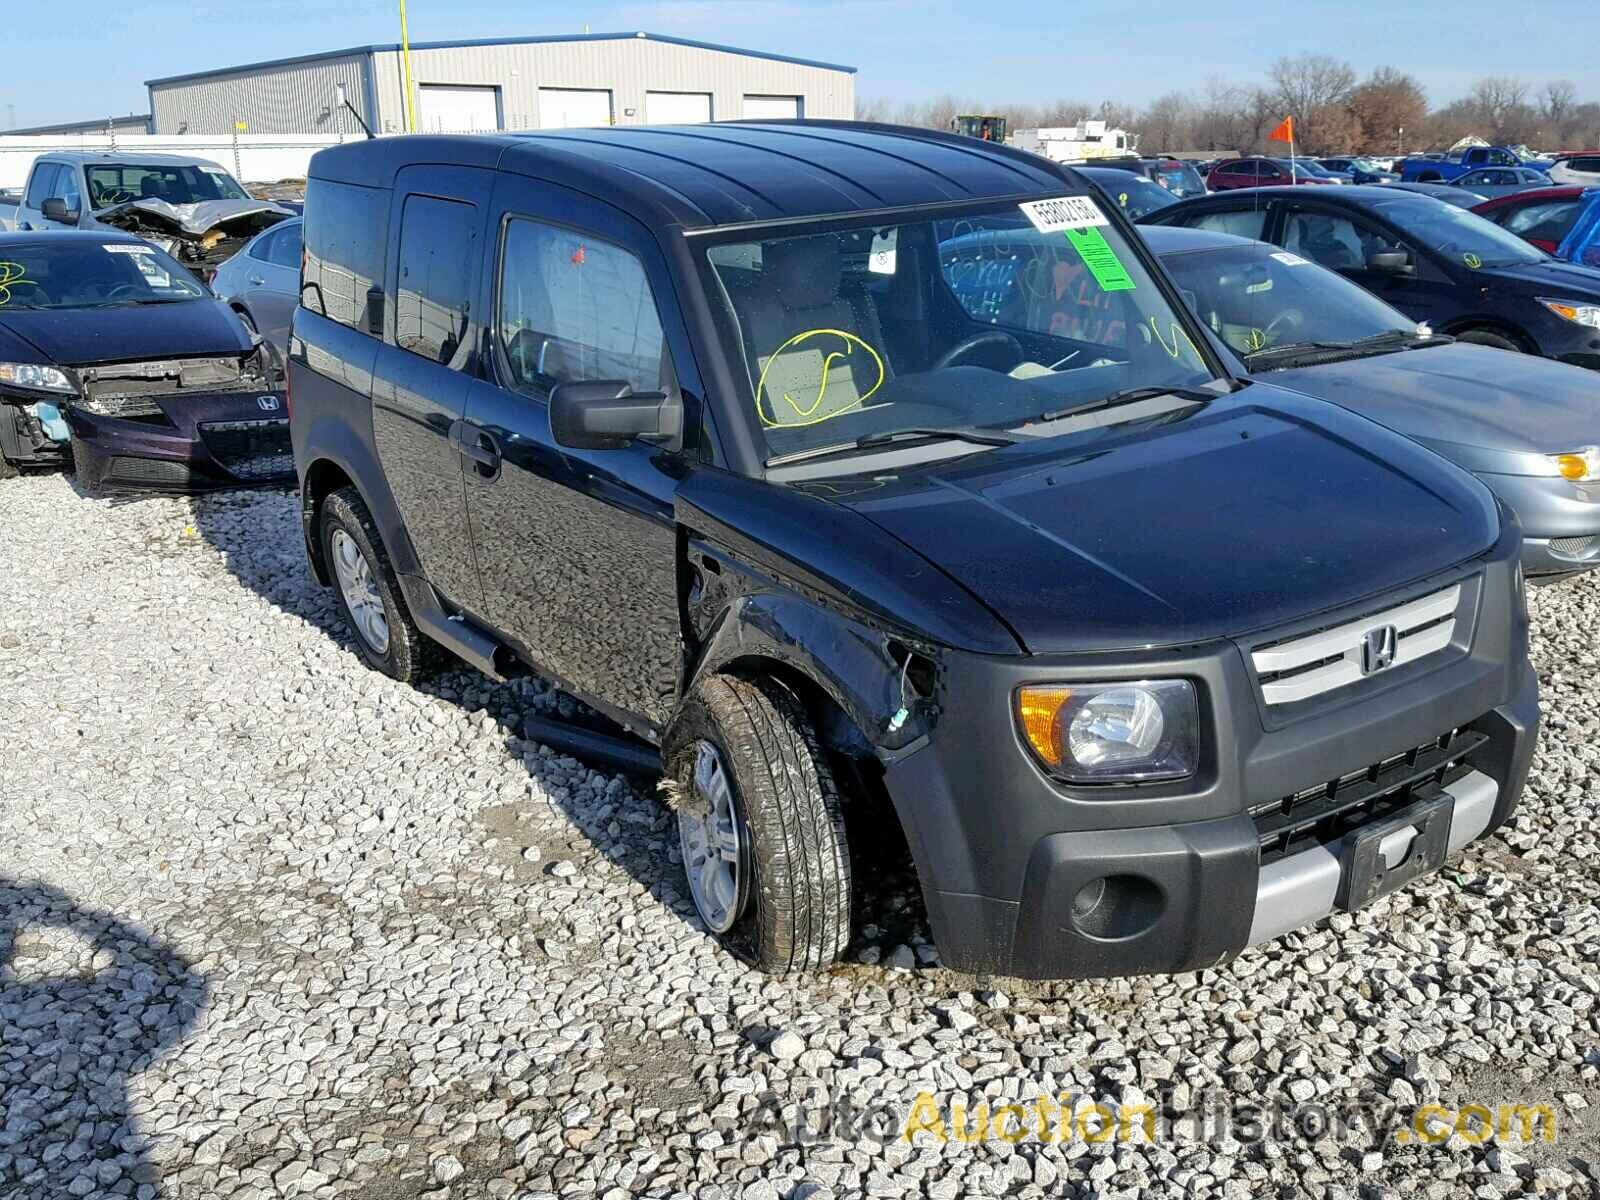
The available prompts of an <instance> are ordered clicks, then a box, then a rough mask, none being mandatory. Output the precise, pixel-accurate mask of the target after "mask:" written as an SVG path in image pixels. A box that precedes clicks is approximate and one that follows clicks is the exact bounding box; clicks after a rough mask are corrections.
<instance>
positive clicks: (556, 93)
mask: <svg viewBox="0 0 1600 1200" xmlns="http://www.w3.org/2000/svg"><path fill="white" fill-rule="evenodd" d="M405 57H406V56H405V55H404V54H403V53H402V52H401V48H400V46H399V45H388V46H357V47H354V48H352V49H349V50H333V51H329V52H328V53H326V54H311V55H305V56H303V57H299V58H285V59H278V60H276V61H272V62H259V63H250V64H248V65H246V66H241V67H226V68H223V69H220V70H215V71H201V72H198V73H195V74H191V75H174V76H170V77H168V78H166V79H151V80H148V81H147V82H146V85H145V86H146V87H147V88H149V91H150V114H151V128H152V130H153V132H155V133H161V134H172V133H212V134H214V133H232V132H233V131H234V130H235V129H236V128H238V127H239V125H241V124H242V125H243V127H244V128H245V129H246V130H247V131H248V132H250V133H286V134H307V133H325V134H331V133H356V134H359V133H360V131H361V130H360V126H359V125H358V124H357V122H356V120H355V118H354V117H353V116H352V115H351V114H350V112H349V111H348V110H346V109H343V108H341V106H340V105H339V104H338V102H337V99H336V96H337V91H336V89H337V88H338V86H339V85H343V88H344V95H345V98H346V100H347V101H348V102H349V104H351V105H352V106H354V107H355V108H356V109H357V110H358V111H359V112H360V113H361V116H362V117H363V118H364V119H365V120H366V122H367V124H368V125H369V126H371V128H372V130H373V131H374V132H375V133H402V132H405V131H406V130H407V129H408V127H409V128H414V129H416V130H417V131H419V132H429V133H431V132H473V131H483V130H495V129H560V128H565V127H569V126H585V125H608V124H615V125H644V124H663V123H668V122H670V123H682V122H689V121H712V120H732V119H736V118H739V117H763V118H768V119H770V118H774V117H821V118H830V117H831V118H846V119H848V118H850V117H853V116H854V115H855V68H854V67H842V66H838V65H836V64H833V63H822V62H812V61H810V60H807V59H800V58H790V57H789V56H787V55H782V54H768V53H764V52H762V51H757V50H739V49H735V48H734V47H732V46H717V45H712V44H710V43H708V42H694V41H688V40H686V39H683V38H674V37H662V36H659V35H656V34H652V33H610V34H606V33H601V34H578V35H572V36H568V37H529V38H510V39H505V40H484V41H464V42H414V43H412V46H411V55H410V58H411V87H410V92H411V103H412V105H414V114H415V117H414V120H411V121H409V122H408V104H407V95H406V93H407V86H406V62H405Z"/></svg>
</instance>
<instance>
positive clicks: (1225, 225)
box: [1184, 206, 1267, 242]
mask: <svg viewBox="0 0 1600 1200" xmlns="http://www.w3.org/2000/svg"><path fill="white" fill-rule="evenodd" d="M1184 224H1185V225H1187V226H1188V227H1189V228H1190V229H1209V230H1211V231H1212V232H1213V233H1231V234H1233V235H1234V236H1235V237H1246V238H1252V239H1254V240H1255V241H1258V242H1259V241H1260V240H1261V237H1262V235H1263V234H1264V233H1265V232H1266V228H1267V210H1266V208H1265V206H1261V207H1256V208H1242V209H1235V210H1233V211H1229V212H1208V213H1201V214H1200V215H1199V216H1197V217H1190V218H1189V219H1188V220H1187V221H1185V222H1184Z"/></svg>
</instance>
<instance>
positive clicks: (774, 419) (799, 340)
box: [756, 329, 887, 429]
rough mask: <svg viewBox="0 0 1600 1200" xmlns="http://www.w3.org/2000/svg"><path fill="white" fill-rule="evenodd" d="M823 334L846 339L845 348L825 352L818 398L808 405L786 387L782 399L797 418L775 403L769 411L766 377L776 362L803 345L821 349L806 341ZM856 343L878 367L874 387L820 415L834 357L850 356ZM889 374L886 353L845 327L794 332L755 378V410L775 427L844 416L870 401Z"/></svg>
mask: <svg viewBox="0 0 1600 1200" xmlns="http://www.w3.org/2000/svg"><path fill="white" fill-rule="evenodd" d="M820 337H836V338H838V339H840V340H841V341H842V342H843V343H844V349H843V350H829V351H827V352H826V353H824V354H823V358H822V372H821V375H820V377H819V378H818V381H817V394H816V398H815V399H814V400H812V401H811V402H810V404H809V405H806V404H802V402H801V401H800V400H796V399H795V397H794V396H793V395H791V394H790V393H789V392H788V391H785V392H783V393H782V395H783V402H784V403H785V404H787V405H788V406H789V408H791V409H792V410H793V411H794V418H790V419H786V418H788V414H787V413H780V412H778V411H777V410H776V406H774V408H773V411H772V412H770V413H769V412H768V411H767V406H768V403H769V400H768V394H767V377H768V376H769V375H770V374H771V373H772V369H773V367H774V366H776V365H777V364H778V363H779V361H780V360H781V359H783V358H784V356H785V355H786V354H795V353H799V352H802V348H803V350H804V351H815V350H817V349H819V348H818V347H812V346H806V345H805V343H807V342H810V341H811V340H812V339H814V338H820ZM857 346H859V347H860V348H861V349H863V350H865V351H866V352H867V355H868V357H870V358H871V359H872V365H873V367H874V368H875V369H876V371H877V378H876V379H874V380H873V381H872V386H871V387H869V388H867V389H866V390H865V391H863V392H861V394H860V395H858V396H856V397H855V398H854V399H853V400H851V401H850V402H849V403H848V404H844V405H841V406H840V407H839V408H836V409H834V410H833V411H832V412H825V413H822V415H820V416H818V415H817V412H818V410H819V409H820V408H821V407H822V404H823V401H824V400H825V399H826V398H827V393H828V384H829V382H830V379H829V376H830V373H831V372H832V370H833V364H834V362H835V360H837V359H844V358H848V357H849V356H851V355H853V354H854V353H855V348H856V347H857ZM886 374H887V372H886V371H885V369H884V365H883V356H882V355H880V354H879V353H878V352H877V351H876V350H874V349H873V348H872V347H871V346H870V345H869V344H868V343H866V342H864V341H862V340H861V338H859V337H857V336H856V335H855V334H853V333H849V332H847V331H846V330H843V329H808V330H806V331H805V332H804V333H797V334H795V335H794V336H793V337H792V338H790V339H789V340H788V341H786V342H784V343H783V345H781V346H779V347H778V348H777V349H776V350H775V351H773V353H772V357H770V358H769V359H767V362H766V365H765V366H763V367H762V368H761V378H760V379H759V380H758V381H757V382H756V411H757V413H759V414H760V416H761V423H762V424H763V425H767V426H771V427H774V428H783V429H792V428H794V427H795V426H799V425H816V424H819V423H821V422H823V421H828V420H831V419H832V418H834V417H837V416H841V415H843V414H844V413H847V412H851V411H852V410H854V409H857V408H860V407H861V406H862V405H863V404H865V403H866V402H867V398H868V397H870V396H871V395H872V393H874V392H876V391H877V390H878V389H879V388H880V387H882V386H883V381H884V377H885V375H886ZM852 375H853V373H852ZM796 418H797V419H796Z"/></svg>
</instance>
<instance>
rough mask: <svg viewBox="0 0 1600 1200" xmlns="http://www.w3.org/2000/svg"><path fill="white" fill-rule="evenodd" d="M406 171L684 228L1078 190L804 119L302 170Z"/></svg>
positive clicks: (893, 131)
mask: <svg viewBox="0 0 1600 1200" xmlns="http://www.w3.org/2000/svg"><path fill="white" fill-rule="evenodd" d="M418 163H441V164H454V165H460V166H481V167H491V168H498V169H500V170H502V171H511V172H515V173H517V174H521V175H528V176H531V177H534V178H538V179H546V180H549V181H551V182H553V183H560V184H563V185H566V186H568V187H572V188H574V189H577V190H579V191H586V192H590V193H592V194H594V195H597V196H603V197H604V198H605V199H606V200H607V201H608V202H610V203H612V204H615V205H616V206H617V207H619V208H621V209H624V210H625V211H628V212H631V213H633V214H634V215H635V216H639V217H641V218H643V219H645V220H646V221H647V223H652V224H678V225H682V226H685V227H689V228H701V227H706V226H714V225H733V224H740V223H743V222H747V221H776V220H784V219H793V218H803V217H815V216H825V215H834V214H838V213H851V212H870V211H873V210H876V209H886V208H902V207H907V206H910V205H916V204H930V203H939V202H947V201H948V202H954V201H963V200H982V199H999V198H1005V197H1011V196H1036V195H1040V194H1043V193H1047V192H1061V191H1068V190H1081V189H1082V184H1081V183H1080V182H1079V180H1078V179H1077V178H1076V176H1074V175H1073V173H1072V172H1070V171H1068V170H1066V169H1065V168H1062V167H1058V166H1057V165H1056V164H1054V163H1052V162H1050V161H1049V160H1048V159H1044V158H1040V157H1039V156H1037V155H1033V154H1028V153H1025V152H1024V151H1021V150H1017V149H1014V148H1011V147H1007V146H997V145H995V144H994V143H992V142H985V141H983V140H981V139H979V138H970V137H961V136H959V135H956V134H949V133H939V132H936V131H934V130H927V129H908V128H900V127H898V126H892V125H874V124H866V123H861V122H854V121H810V120H806V121H753V122H746V121H728V122H717V123H714V124H708V125H637V126H624V127H617V126H612V127H603V128H599V129H565V130H549V131H545V132H541V133H517V134H472V135H459V136H450V137H446V136H439V137H433V136H417V135H410V136H406V137H389V138H375V139H372V140H369V141H363V142H351V143H348V144H346V145H343V146H335V147H330V148H329V149H327V150H323V151H321V152H320V153H318V154H317V155H316V156H315V157H313V158H312V160H311V167H310V172H309V173H310V175H311V176H312V177H313V178H317V179H327V180H333V181H338V182H345V183H354V184H364V185H367V186H369V187H370V186H377V187H389V186H392V185H393V182H394V177H395V172H396V171H398V170H399V169H400V168H402V167H407V166H412V165H414V164H418Z"/></svg>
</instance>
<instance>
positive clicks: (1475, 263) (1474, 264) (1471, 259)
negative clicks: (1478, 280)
mask: <svg viewBox="0 0 1600 1200" xmlns="http://www.w3.org/2000/svg"><path fill="white" fill-rule="evenodd" d="M1461 261H1462V262H1464V263H1466V264H1467V266H1469V267H1471V268H1472V269H1473V270H1474V271H1476V270H1477V269H1478V268H1479V267H1481V266H1483V259H1481V258H1479V257H1478V256H1477V255H1476V254H1473V253H1472V252H1471V251H1470V250H1469V251H1468V252H1467V253H1465V254H1463V255H1462V256H1461Z"/></svg>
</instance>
